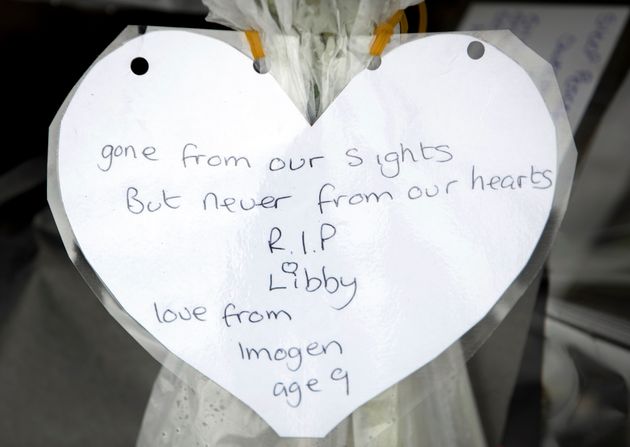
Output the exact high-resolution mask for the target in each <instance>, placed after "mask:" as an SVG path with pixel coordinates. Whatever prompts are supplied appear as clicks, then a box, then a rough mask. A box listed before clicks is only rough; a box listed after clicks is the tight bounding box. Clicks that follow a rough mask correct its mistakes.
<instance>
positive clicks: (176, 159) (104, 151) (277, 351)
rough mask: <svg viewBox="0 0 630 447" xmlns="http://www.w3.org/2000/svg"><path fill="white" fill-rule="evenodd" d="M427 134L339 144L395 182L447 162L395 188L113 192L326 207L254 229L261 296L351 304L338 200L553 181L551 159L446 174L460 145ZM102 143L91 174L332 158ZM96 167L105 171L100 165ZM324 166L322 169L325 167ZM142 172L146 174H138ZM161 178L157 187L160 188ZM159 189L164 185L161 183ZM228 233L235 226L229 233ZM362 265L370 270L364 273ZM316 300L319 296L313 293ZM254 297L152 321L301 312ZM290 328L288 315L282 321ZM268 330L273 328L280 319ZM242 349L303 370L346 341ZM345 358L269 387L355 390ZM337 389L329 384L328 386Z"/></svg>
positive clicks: (249, 319) (275, 207) (181, 309)
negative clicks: (382, 144)
mask: <svg viewBox="0 0 630 447" xmlns="http://www.w3.org/2000/svg"><path fill="white" fill-rule="evenodd" d="M437 143H440V144H436V143H431V144H425V143H424V142H422V141H418V142H417V143H416V144H409V143H407V142H405V143H400V144H399V145H398V148H396V149H394V150H391V151H388V152H382V153H372V152H371V151H366V150H361V148H358V147H351V148H341V149H340V151H338V152H341V153H343V154H344V155H343V156H342V157H340V159H339V160H340V161H341V162H342V163H343V165H344V166H343V170H345V171H347V175H349V176H352V175H357V174H359V175H360V174H361V173H362V172H363V171H365V170H373V171H374V172H376V173H377V175H378V176H380V177H382V178H383V179H385V180H387V182H389V183H391V184H392V185H393V184H394V183H396V179H397V178H398V177H399V176H400V174H401V172H403V171H404V170H415V171H418V172H422V171H427V170H432V169H434V168H433V166H439V165H443V166H444V168H443V169H442V170H441V173H442V175H441V176H440V177H439V178H436V179H435V181H434V182H425V183H408V182H403V183H402V184H398V183H396V185H395V188H387V187H384V188H381V189H378V190H362V191H356V190H352V191H349V190H344V189H341V188H339V187H337V186H335V183H334V180H333V179H331V181H326V182H322V183H321V185H320V186H319V187H318V188H317V192H316V194H313V195H311V196H309V195H306V194H295V193H290V192H288V191H289V190H288V189H287V190H278V191H277V192H275V193H269V194H267V195H254V194H253V193H252V194H249V195H247V196H227V195H225V194H222V193H220V192H219V191H218V189H212V188H209V189H208V190H204V192H203V193H202V194H194V193H191V192H190V191H186V190H182V189H174V188H162V187H161V186H160V185H152V187H151V188H150V190H151V191H150V192H147V191H145V190H143V189H142V188H141V187H139V186H137V182H130V184H129V186H126V187H123V188H118V189H113V190H112V191H111V194H112V195H113V196H117V197H119V200H118V204H117V205H118V207H119V208H120V209H123V210H125V211H126V212H128V213H130V214H133V215H142V214H156V215H157V214H158V213H187V212H190V210H191V209H194V210H196V211H198V212H204V213H207V214H208V216H209V218H211V217H212V216H213V215H216V214H217V213H218V214H221V213H223V214H225V213H228V214H244V213H250V212H260V213H268V214H273V213H274V212H277V211H279V210H283V209H287V208H291V207H294V206H295V203H302V204H306V206H307V207H310V209H311V210H312V214H315V215H318V216H321V217H322V219H321V222H322V223H320V224H318V225H317V229H316V231H308V230H305V229H302V228H301V227H300V225H299V223H297V225H296V223H292V222H284V223H282V224H281V225H279V226H273V227H270V228H269V229H268V231H267V232H266V233H264V234H259V235H254V236H253V237H258V238H260V239H261V240H264V245H265V250H264V253H256V255H261V256H265V263H266V264H268V265H269V269H268V270H269V273H268V274H266V277H265V278H264V283H265V284H266V285H267V287H264V288H263V289H261V290H260V291H259V292H260V302H265V301H266V299H265V295H267V294H273V295H277V296H279V297H282V298H283V299H286V300H287V301H288V300H293V299H295V293H296V292H302V293H307V294H314V295H325V296H327V297H329V298H330V299H329V300H325V302H326V303H329V304H328V307H329V308H330V309H331V311H336V312H341V311H347V312H351V311H352V308H351V307H350V306H351V305H352V303H353V302H354V301H355V299H356V300H357V301H359V302H357V303H356V305H357V306H360V305H361V303H360V299H361V298H360V295H361V285H362V284H363V282H364V278H362V275H361V273H362V272H356V271H351V270H346V271H343V272H340V271H335V270H334V269H331V268H330V266H328V265H327V261H328V259H327V248H328V247H330V246H331V245H333V244H335V243H336V242H337V241H338V240H339V239H340V238H343V237H344V231H347V229H346V228H344V227H347V226H344V225H343V224H340V223H339V222H335V221H333V220H331V221H327V220H326V218H327V217H328V216H330V213H331V210H334V209H340V208H349V209H351V208H354V207H370V208H371V209H373V210H374V212H377V213H378V212H379V210H378V209H379V207H383V205H384V204H388V205H391V204H393V203H397V202H408V203H413V202H417V201H425V200H448V197H449V196H456V195H458V194H466V193H474V194H499V193H504V194H505V193H509V192H518V191H520V190H523V189H526V190H547V189H549V188H552V187H553V185H554V169H552V168H554V167H553V166H545V165H543V166H541V165H534V164H528V165H523V167H522V169H520V170H519V171H518V172H513V171H511V172H497V171H496V170H494V169H487V168H485V167H484V166H483V165H474V164H473V165H470V166H468V169H467V170H466V171H467V175H464V176H449V169H448V165H449V164H450V163H452V162H453V160H454V159H455V158H456V157H457V149H458V148H456V147H451V145H449V144H447V143H448V142H447V141H440V142H437ZM94 152H95V161H94V163H93V164H94V174H95V175H102V176H103V178H104V182H107V174H108V173H110V172H113V171H116V170H121V171H128V170H133V168H134V166H135V165H136V164H138V163H141V164H146V166H147V167H148V168H150V167H151V165H153V164H156V163H161V164H168V165H169V170H171V169H172V173H173V175H185V173H186V172H188V171H198V170H205V171H207V172H208V177H215V176H219V177H222V178H227V177H228V174H226V172H229V173H230V174H229V176H231V177H236V178H238V177H239V176H242V175H248V173H249V172H250V171H252V170H262V171H264V172H265V174H263V175H267V176H274V175H277V173H284V174H289V176H300V174H301V173H302V172H303V171H311V172H314V173H317V172H318V171H322V169H321V168H322V166H324V165H325V164H326V162H327V157H326V156H325V155H324V154H321V153H316V154H311V155H309V156H307V157H296V158H294V157H288V158H287V157H281V156H274V157H271V158H270V159H269V160H268V161H267V162H265V163H264V165H262V166H258V165H256V162H254V161H252V160H250V158H248V156H247V155H245V154H237V155H225V154H218V153H214V152H212V151H207V150H204V149H203V148H201V147H200V146H199V145H198V144H196V143H192V142H188V143H182V144H180V147H176V148H168V149H166V150H164V149H162V150H160V147H159V146H158V145H155V146H153V145H147V146H143V145H139V146H134V145H130V144H105V145H103V146H102V147H100V148H97V150H95V151H94ZM98 171H101V173H99V172H98ZM320 174H321V172H320ZM138 180H139V179H138ZM156 186H157V188H156ZM156 189H157V190H159V193H157V194H156V193H155V191H156ZM226 236H228V235H226ZM363 274H365V273H363ZM315 302H318V301H315ZM249 304H250V303H240V302H239V300H238V297H235V299H234V300H232V301H230V302H227V303H226V304H225V305H224V307H223V310H222V312H221V313H220V314H218V315H211V314H210V313H209V312H208V309H207V308H206V307H205V306H204V305H183V306H181V305H180V306H169V305H166V304H164V303H161V302H159V301H154V302H153V303H152V307H153V310H154V312H155V321H156V322H158V323H159V324H165V325H170V324H203V323H209V324H215V325H223V326H225V328H226V329H232V330H234V328H238V327H241V326H248V325H258V324H264V325H272V324H273V323H275V322H277V321H283V322H285V323H286V322H294V321H295V322H299V320H300V319H303V318H304V316H303V315H299V314H296V313H295V312H291V311H289V310H287V309H286V308H283V307H279V308H274V309H263V308H256V309H254V308H251V307H248V305H249ZM283 327H285V328H286V327H288V328H289V330H290V325H289V326H287V325H284V326H283ZM270 330H274V329H273V328H272V329H270ZM234 349H235V350H236V351H237V352H238V356H239V358H240V359H241V360H242V361H243V362H245V363H249V362H253V363H268V364H272V363H277V364H279V365H283V367H285V368H286V369H287V370H289V371H291V372H297V371H299V370H300V369H301V368H302V366H303V365H304V363H305V362H307V361H317V357H320V356H334V357H337V358H339V364H340V365H342V364H343V362H342V359H343V355H344V341H343V340H341V339H339V340H337V339H333V340H327V341H324V342H318V341H310V342H307V343H305V344H304V345H301V346H286V345H283V346H270V345H266V344H262V345H256V346H250V345H247V344H243V343H242V342H240V341H237V342H235V343H234ZM345 368H347V367H335V368H334V369H332V370H331V371H330V374H329V375H328V377H325V378H322V377H311V378H309V379H307V380H306V381H302V382H300V381H292V382H290V383H286V382H283V381H278V382H275V383H274V384H273V386H271V387H270V389H269V390H268V392H269V394H271V395H273V396H274V397H282V398H283V399H285V402H286V404H287V405H289V406H290V407H297V406H299V405H301V403H302V401H303V399H304V394H305V393H319V392H323V391H325V390H326V389H327V388H326V387H325V386H324V384H323V383H322V382H325V380H329V381H332V382H338V381H341V382H343V387H341V388H338V389H337V392H339V391H340V390H341V391H342V392H343V393H345V394H347V395H348V394H350V376H349V372H348V370H347V369H345ZM328 389H331V388H328Z"/></svg>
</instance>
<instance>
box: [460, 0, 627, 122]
mask: <svg viewBox="0 0 630 447" xmlns="http://www.w3.org/2000/svg"><path fill="white" fill-rule="evenodd" d="M629 10H630V8H628V7H627V6H611V5H588V6H579V5H566V4H555V5H554V4H542V3H541V4H536V5H531V4H520V3H504V2H501V3H476V4H473V5H472V6H471V7H470V8H469V9H468V11H467V13H466V16H465V17H464V19H463V20H462V23H461V24H460V26H459V29H461V30H487V29H509V30H511V31H512V32H513V33H514V34H516V35H517V36H518V37H519V38H520V39H522V40H523V42H525V43H526V44H527V45H529V46H530V47H532V48H533V49H534V50H535V51H536V52H537V53H538V54H540V55H541V56H542V57H544V58H545V59H546V60H547V61H548V62H549V63H550V64H551V65H552V66H553V68H554V70H555V72H556V77H557V78H558V83H559V84H560V90H561V92H562V96H563V98H564V103H565V106H566V109H567V113H568V115H569V122H570V123H571V127H573V129H574V130H575V129H577V127H578V126H579V124H580V121H581V120H582V117H583V116H584V112H585V111H586V108H587V106H588V104H589V102H590V100H591V97H592V96H593V93H594V92H595V88H596V87H597V83H598V82H599V78H600V77H601V75H602V72H603V71H604V69H605V68H606V65H607V63H608V59H609V58H610V55H611V54H612V51H613V49H614V47H615V44H616V43H617V39H618V38H619V36H620V35H621V32H622V31H623V29H624V26H625V23H626V20H627V18H628V11H629Z"/></svg>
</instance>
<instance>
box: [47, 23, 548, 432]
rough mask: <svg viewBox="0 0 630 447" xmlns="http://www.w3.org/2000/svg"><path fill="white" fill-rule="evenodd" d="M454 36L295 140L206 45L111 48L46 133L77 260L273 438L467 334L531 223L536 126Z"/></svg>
mask: <svg viewBox="0 0 630 447" xmlns="http://www.w3.org/2000/svg"><path fill="white" fill-rule="evenodd" d="M474 40H475V39H474V38H473V37H471V36H466V35H436V36H431V37H427V38H423V39H420V40H417V41H413V42H410V43H407V44H405V45H403V46H401V47H399V48H397V49H395V50H393V51H392V52H391V53H389V54H388V55H386V57H385V58H384V61H383V64H382V66H381V67H380V68H379V69H378V70H376V71H364V72H361V73H360V74H359V75H357V76H356V77H355V78H354V79H353V80H352V82H351V83H350V84H349V85H348V86H347V87H346V89H345V90H344V91H343V92H342V93H341V94H340V96H339V97H338V98H337V99H336V100H335V101H334V103H333V104H332V105H331V106H330V108H329V109H328V110H327V111H326V112H325V113H324V114H323V116H322V117H321V118H320V119H319V120H318V121H317V122H316V123H315V124H314V125H313V126H311V125H309V124H308V123H307V121H306V120H305V118H304V117H303V116H302V115H301V114H300V113H299V112H298V111H297V109H296V108H295V107H294V105H293V104H292V103H291V101H290V100H289V99H288V97H287V96H286V94H285V93H284V92H283V91H282V90H281V89H280V88H279V87H278V85H277V83H276V81H275V80H274V79H273V78H272V77H271V76H270V75H260V74H258V73H256V72H255V71H254V70H253V69H252V65H251V60H250V59H249V58H247V57H246V56H244V55H243V54H241V53H239V52H238V51H236V50H235V49H233V48H231V47H230V46H228V45H227V44H225V43H222V42H220V41H218V40H215V39H212V38H209V37H205V36H201V35H198V34H194V33H190V32H185V31H160V32H151V33H148V34H146V35H144V36H142V37H138V38H135V39H133V40H130V41H128V42H126V43H125V44H124V45H122V46H121V47H120V48H118V49H116V50H114V51H113V52H111V53H110V54H108V55H107V56H106V57H105V58H103V59H102V60H101V61H99V62H98V63H97V64H96V65H95V66H94V67H93V68H92V69H91V70H90V71H89V73H88V74H87V75H86V76H85V78H84V79H83V80H82V82H81V84H80V86H79V87H78V88H77V90H76V91H75V93H74V96H73V97H72V99H71V100H70V102H69V104H68V106H67V110H66V111H65V114H64V116H63V119H62V121H61V125H60V130H59V148H58V160H57V162H58V176H59V185H60V192H61V199H62V201H63V206H64V208H65V213H66V214H67V217H68V220H69V222H70V224H71V228H72V230H73V232H74V235H75V237H76V240H77V242H78V244H79V246H80V248H81V249H82V251H83V253H84V255H85V258H86V259H87V261H88V262H89V264H90V265H91V267H92V268H93V269H94V271H95V272H96V273H97V274H98V276H99V277H100V279H101V281H102V282H103V283H104V284H105V285H106V287H107V288H108V290H109V291H110V292H111V294H112V295H113V296H114V297H116V299H117V300H118V301H119V302H120V304H121V305H122V306H123V307H124V309H125V310H126V311H127V312H128V313H129V314H130V315H131V316H132V317H133V318H134V319H135V320H136V321H138V322H139V323H140V324H141V325H142V326H143V327H144V328H146V329H147V330H148V331H149V332H150V333H151V334H152V335H153V336H154V337H155V338H156V339H157V340H159V341H160V342H161V343H162V344H163V345H164V346H166V347H167V348H168V349H169V350H170V351H172V352H173V353H175V354H176V355H177V356H179V357H180V358H181V359H183V360H184V361H186V362H188V363H189V364H190V365H192V366H193V367H195V368H196V369H198V370H199V371H201V372H202V373H203V374H205V375H206V376H207V377H209V378H210V379H212V380H213V381H215V382H216V383H217V384H219V385H220V386H222V387H224V388H225V389H227V390H228V391H230V392H231V393H233V394H234V395H235V396H237V397H238V398H239V399H241V400H242V401H243V402H245V403H246V404H247V405H249V406H250V407H251V408H253V409H254V410H255V411H256V412H257V413H258V414H260V416H262V417H263V418H264V419H265V420H266V421H267V422H268V423H269V424H270V425H271V426H272V427H273V428H274V429H275V430H276V431H277V432H278V433H279V434H280V435H283V436H299V437H319V436H324V435H325V434H326V433H327V432H329V431H330V430H331V429H332V428H333V427H334V426H335V425H336V424H338V423H339V422H340V421H341V420H342V419H343V418H345V417H346V416H347V415H348V414H350V413H351V412H352V411H353V410H354V409H356V408H357V407H358V406H360V405H361V404H363V403H364V402H366V401H367V400H369V399H371V398H372V397H374V396H376V395H377V394H378V393H380V392H382V391H383V390H385V389H386V388H388V387H390V386H391V385H393V384H395V383H396V382H398V381H400V380H401V379H403V378H404V377H405V376H407V375H409V374H410V373H412V372H414V371H415V370H417V369H418V368H420V367H421V366H423V365H425V364H426V363H427V362H429V361H430V360H432V359H433V358H435V357H436V356H437V355H439V354H440V353H441V352H443V351H444V350H445V349H446V348H447V347H448V346H449V345H451V344H452V343H454V342H455V341H456V340H457V339H458V338H459V337H460V336H462V335H463V334H464V333H465V332H466V331H468V330H469V329H471V328H472V327H473V326H474V325H475V324H476V323H477V322H479V321H480V319H482V318H483V317H484V316H485V315H486V314H487V313H488V311H489V310H490V309H491V308H492V306H493V305H494V304H495V303H496V302H497V300H498V299H499V298H500V297H501V296H502V294H503V293H504V292H505V291H506V289H508V287H510V285H511V284H512V282H513V281H514V279H515V278H516V277H517V276H518V275H519V273H520V272H521V270H522V269H523V267H524V266H525V265H526V263H527V261H528V260H529V258H530V256H531V254H532V251H533V250H534V248H535V247H536V244H537V242H538V240H539V238H540V236H541V232H542V231H543V228H544V226H545V224H546V222H547V220H548V217H549V213H550V208H551V204H552V200H553V196H554V188H555V183H556V171H557V161H556V131H555V127H554V123H553V121H552V119H551V117H550V114H549V112H548V110H547V107H546V105H545V102H544V101H543V99H542V98H541V95H540V93H539V92H538V90H537V89H536V87H535V85H534V84H533V82H532V80H531V79H530V78H529V77H528V75H527V73H526V72H525V71H524V70H523V68H521V67H520V66H519V65H518V64H517V63H516V62H514V61H513V60H512V59H510V58H509V57H507V56H506V55H505V54H503V53H502V52H501V51H499V50H497V49H496V48H495V47H493V46H492V45H490V44H487V43H486V44H485V53H484V54H483V57H481V58H480V59H473V58H471V57H469V55H468V46H469V44H470V43H471V42H473V41H474ZM138 57H142V58H144V59H145V60H146V61H148V72H146V74H144V75H137V74H134V73H133V72H132V71H131V69H130V62H131V61H132V60H134V59H135V58H138ZM57 211H59V210H57Z"/></svg>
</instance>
